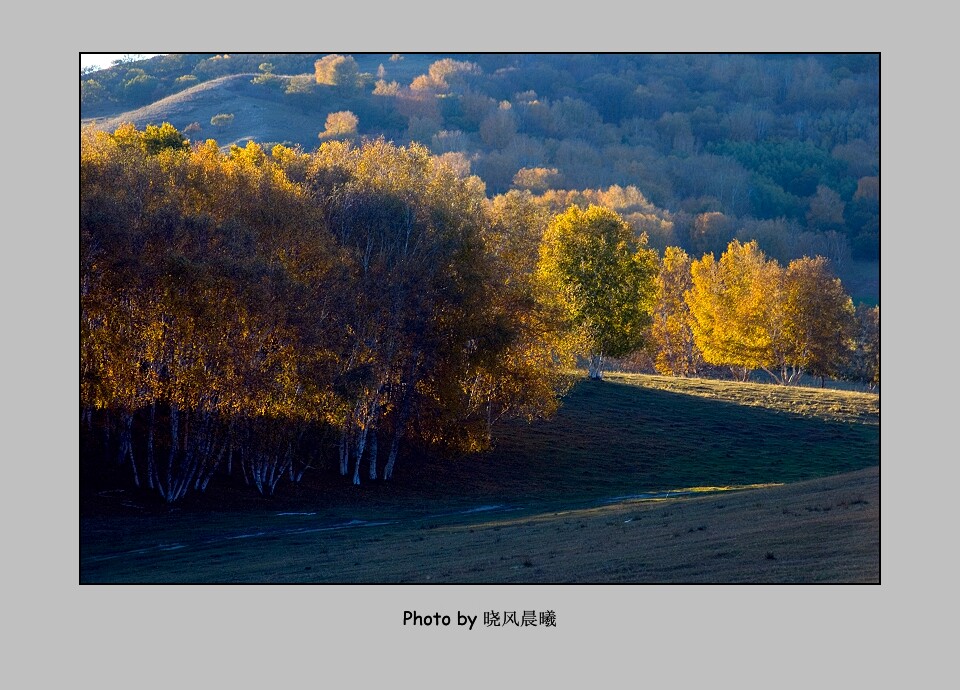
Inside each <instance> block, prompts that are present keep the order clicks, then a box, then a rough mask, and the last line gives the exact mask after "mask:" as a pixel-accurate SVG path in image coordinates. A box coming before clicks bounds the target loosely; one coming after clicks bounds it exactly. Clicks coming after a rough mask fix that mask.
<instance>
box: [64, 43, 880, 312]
mask: <svg viewBox="0 0 960 690" xmlns="http://www.w3.org/2000/svg"><path fill="white" fill-rule="evenodd" d="M330 57H337V56H324V55H322V54H315V55H310V54H279V55H276V54H273V55H271V54H236V55H229V56H227V55H209V54H172V55H167V56H158V57H154V58H151V59H150V60H146V61H142V62H137V63H129V64H122V65H116V66H114V67H111V68H110V69H107V70H102V71H99V72H95V73H91V74H83V75H81V123H91V122H95V123H96V124H97V126H100V127H103V128H105V129H108V130H111V129H112V128H114V127H116V126H117V125H118V124H119V123H121V122H124V121H129V122H133V123H134V124H136V125H137V126H138V127H141V128H142V127H144V126H146V125H147V124H160V123H161V122H170V123H171V124H173V125H174V126H175V127H177V128H178V129H180V130H181V131H185V132H186V134H187V136H189V137H190V138H191V139H192V140H205V139H210V138H213V139H216V140H217V142H218V143H219V144H220V145H221V146H224V147H227V146H229V145H231V144H244V143H245V142H247V141H256V142H259V143H261V144H267V145H269V144H272V143H280V142H282V143H287V144H290V145H297V146H300V147H301V148H303V149H304V150H307V151H311V150H313V149H315V148H316V147H317V146H318V145H319V144H320V143H321V138H320V136H319V135H320V134H321V133H322V132H324V129H325V124H326V118H327V117H328V116H329V115H330V114H332V113H342V112H349V113H350V114H351V115H352V116H354V117H356V129H355V131H349V132H347V133H345V134H337V135H336V137H335V138H351V137H354V138H362V137H377V136H384V137H385V138H386V139H388V140H391V141H394V142H396V143H398V144H407V143H410V142H413V141H416V142H420V143H422V144H424V145H426V146H428V147H429V148H430V149H431V150H432V151H433V152H434V153H435V154H437V155H446V156H448V157H450V158H449V160H451V162H455V164H456V165H458V166H460V167H461V168H462V169H463V170H464V171H465V172H469V173H471V174H474V175H478V176H479V177H480V178H481V179H483V181H484V182H485V184H486V187H487V191H488V194H490V195H491V196H492V195H497V194H502V193H504V192H506V191H507V190H509V189H529V190H531V191H533V192H534V193H544V192H547V191H550V190H586V189H605V188H608V187H611V186H614V185H617V186H620V187H623V188H636V189H637V190H639V192H640V193H641V194H642V195H643V196H644V197H645V198H646V199H647V200H648V201H649V202H650V204H651V205H652V207H653V208H654V209H655V212H654V213H653V214H647V215H648V217H647V218H646V220H645V221H644V222H643V223H639V221H638V224H637V225H636V227H637V231H638V232H641V231H644V232H647V233H648V234H649V235H650V239H651V244H652V245H653V246H654V247H656V248H658V249H660V250H662V249H663V248H664V247H666V246H668V245H671V244H672V245H674V246H682V247H684V248H685V249H686V250H687V251H688V252H690V253H692V254H695V255H700V254H702V253H704V252H711V251H712V252H714V253H716V254H719V253H720V252H721V251H722V250H723V248H724V247H725V246H726V244H727V242H728V241H729V240H730V239H732V238H734V237H736V238H738V239H741V240H749V239H757V240H758V241H759V242H760V244H761V246H762V248H763V249H764V251H765V252H766V253H767V254H768V255H770V256H772V257H774V258H777V259H778V260H779V261H781V262H784V263H786V262H787V261H789V260H790V259H793V258H799V257H800V256H803V255H805V254H806V255H811V256H812V255H816V254H821V255H824V256H828V257H829V258H830V259H831V260H832V261H833V262H834V264H835V265H836V268H837V271H838V273H840V274H841V277H844V278H849V279H850V280H855V281H858V283H859V284H861V285H862V286H863V287H862V288H858V289H857V290H856V293H857V297H859V298H860V299H859V300H858V301H864V302H867V303H871V304H874V303H877V302H879V290H878V286H877V283H878V282H879V277H878V276H879V264H878V261H879V199H880V197H879V170H880V158H879V122H880V113H879V56H878V55H871V54H852V55H841V54H836V55H834V54H815V55H759V56H758V55H709V54H707V55H682V54H665V55H650V54H636V55H631V54H599V55H580V54H574V55H562V54H558V55H536V54H516V55H506V54H480V55H468V54H450V55H429V54H410V55H402V56H401V55H395V56H391V55H387V54H367V53H358V54H355V55H347V56H345V57H344V56H340V57H341V58H343V61H341V63H340V64H339V65H338V66H334V67H331V69H332V70H333V71H332V72H331V73H330V75H328V76H327V77H324V79H327V80H328V82H329V83H318V80H317V77H316V76H315V74H314V65H315V64H316V63H317V62H319V61H321V60H324V59H328V58H330ZM344 65H346V67H344ZM348 68H349V69H348ZM338 69H339V70H340V72H342V73H340V72H337V71H336V70H338ZM220 114H223V115H227V116H230V115H232V116H233V117H232V120H230V118H229V117H227V118H224V119H225V120H228V122H225V123H223V124H220V125H219V126H218V125H215V124H213V123H212V122H211V120H212V118H213V117H214V116H216V115H220ZM327 138H329V137H327Z"/></svg>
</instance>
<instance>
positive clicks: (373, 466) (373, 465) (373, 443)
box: [370, 429, 377, 481]
mask: <svg viewBox="0 0 960 690" xmlns="http://www.w3.org/2000/svg"><path fill="white" fill-rule="evenodd" d="M376 479H377V431H376V429H374V431H373V436H371V437H370V481H376Z"/></svg>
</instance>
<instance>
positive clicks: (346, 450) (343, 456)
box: [340, 429, 350, 477]
mask: <svg viewBox="0 0 960 690" xmlns="http://www.w3.org/2000/svg"><path fill="white" fill-rule="evenodd" d="M349 466H350V441H349V438H348V434H347V430H346V429H344V430H343V432H341V434H340V476H341V477H346V476H347V470H348V469H349Z"/></svg>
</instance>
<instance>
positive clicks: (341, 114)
mask: <svg viewBox="0 0 960 690" xmlns="http://www.w3.org/2000/svg"><path fill="white" fill-rule="evenodd" d="M359 122H360V119H359V118H358V117H357V116H356V115H354V114H353V113H352V112H350V111H349V110H341V111H338V112H335V113H330V114H329V115H327V121H326V123H325V125H324V130H323V131H322V132H320V138H321V139H334V138H338V137H346V136H352V135H355V134H356V133H357V125H358V124H359Z"/></svg>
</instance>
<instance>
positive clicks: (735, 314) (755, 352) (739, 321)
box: [685, 240, 781, 381]
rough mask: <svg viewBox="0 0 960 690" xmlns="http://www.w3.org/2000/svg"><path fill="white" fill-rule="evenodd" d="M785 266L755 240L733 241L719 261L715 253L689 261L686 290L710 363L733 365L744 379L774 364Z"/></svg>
mask: <svg viewBox="0 0 960 690" xmlns="http://www.w3.org/2000/svg"><path fill="white" fill-rule="evenodd" d="M780 272H781V271H780V268H779V266H778V265H777V264H776V262H773V261H768V260H767V258H766V257H765V256H764V254H763V252H762V251H761V250H760V247H759V246H758V245H757V243H756V242H755V241H752V242H748V243H746V244H741V243H740V242H739V241H738V240H733V241H732V242H730V244H729V245H728V246H727V250H726V251H725V252H724V253H723V254H722V255H721V257H720V260H719V261H718V260H716V259H714V256H713V254H706V255H704V256H703V258H702V259H699V260H695V261H693V262H692V263H691V265H690V276H691V286H690V289H689V290H688V291H687V292H686V293H685V301H686V303H687V306H688V307H689V308H690V315H691V316H692V319H691V321H690V326H691V329H692V330H693V337H694V342H695V344H696V346H697V347H698V348H699V349H700V351H701V352H702V353H703V358H704V360H705V361H706V362H707V363H709V364H715V365H718V366H726V367H730V369H731V371H733V373H734V374H735V376H736V377H737V378H738V379H740V380H744V381H745V380H746V379H747V377H748V376H749V374H750V371H751V370H753V369H760V368H769V367H771V366H772V365H773V362H774V355H773V344H774V334H773V333H772V324H773V323H774V322H775V316H774V305H775V304H776V302H777V299H778V292H779V286H780Z"/></svg>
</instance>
